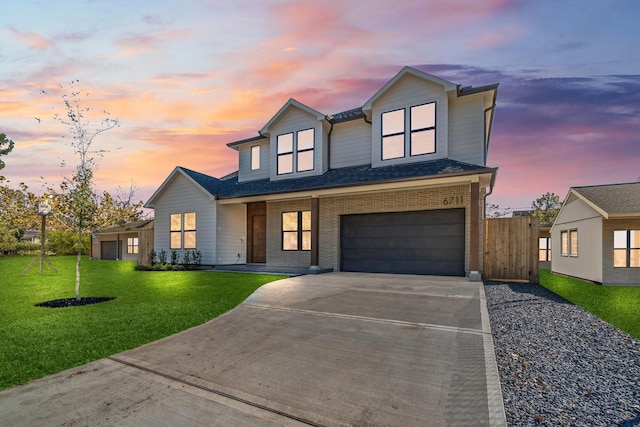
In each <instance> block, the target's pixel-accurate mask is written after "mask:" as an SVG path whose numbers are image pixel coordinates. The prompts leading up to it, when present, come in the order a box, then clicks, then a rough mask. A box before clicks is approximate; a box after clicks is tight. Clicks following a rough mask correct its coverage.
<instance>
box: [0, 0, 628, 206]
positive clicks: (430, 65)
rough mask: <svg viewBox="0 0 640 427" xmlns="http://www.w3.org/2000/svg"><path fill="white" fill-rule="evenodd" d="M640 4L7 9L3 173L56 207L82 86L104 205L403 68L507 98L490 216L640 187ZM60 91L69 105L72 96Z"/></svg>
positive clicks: (171, 2)
mask: <svg viewBox="0 0 640 427" xmlns="http://www.w3.org/2000/svg"><path fill="white" fill-rule="evenodd" d="M639 22H640V1H637V0H477V1H476V0H421V1H413V0H394V1H389V0H367V1H362V0H359V1H351V0H325V1H309V0H303V1H292V0H279V1H269V0H266V1H258V0H220V1H214V0H208V1H207V0H155V1H150V0H135V1H133V0H127V1H122V0H105V1H103V0H91V1H71V0H60V1H55V2H53V1H33V0H23V1H22V2H17V1H11V2H9V1H4V2H2V4H0V37H1V38H0V40H2V43H1V44H0V133H5V134H6V135H7V137H9V138H10V139H12V140H13V141H14V142H15V143H16V146H15V149H14V150H13V152H12V153H10V154H9V155H8V156H3V160H4V161H5V162H6V164H7V166H6V168H5V169H3V170H2V171H1V172H0V174H2V175H4V176H6V177H7V179H9V180H10V184H9V185H10V186H12V187H16V188H17V185H18V183H19V182H25V183H27V184H28V185H29V189H30V190H31V191H32V192H34V193H36V194H41V193H42V192H43V189H44V187H45V186H46V185H55V186H57V184H58V183H59V182H60V181H61V177H62V175H64V174H69V170H68V169H65V168H64V167H61V163H63V162H64V163H66V164H67V165H73V164H75V163H76V160H75V158H74V157H73V154H72V152H71V148H70V146H69V142H70V139H69V135H68V132H67V130H66V128H65V127H64V126H62V125H60V124H59V123H57V122H56V121H55V120H53V114H54V113H56V112H58V113H60V114H64V108H63V107H64V105H63V103H62V99H61V96H62V95H63V94H64V93H65V91H66V90H67V89H68V87H69V86H68V82H70V81H72V80H79V81H80V86H81V88H82V90H83V93H88V95H87V96H85V99H84V101H86V102H85V105H86V106H90V107H92V108H93V111H92V113H94V114H95V116H94V123H96V124H97V119H100V118H102V117H106V113H105V111H106V112H108V113H109V114H110V117H118V118H119V119H120V122H121V125H120V127H119V128H117V129H114V130H111V131H109V132H106V133H104V134H101V135H99V136H98V137H97V138H96V139H95V147H96V148H97V149H101V150H107V151H108V152H107V153H106V154H105V156H104V158H103V159H102V161H101V162H100V167H99V169H98V171H97V173H96V185H97V187H98V189H99V190H107V191H109V192H112V193H115V192H116V191H117V188H118V187H120V188H123V189H128V188H129V186H130V185H131V183H133V184H134V185H135V187H137V188H138V191H137V195H138V198H139V199H142V200H146V199H147V198H148V197H149V196H150V195H151V194H152V193H153V191H154V190H155V189H156V188H157V187H158V186H159V185H160V184H161V183H162V182H163V180H164V179H165V178H166V177H167V176H168V174H169V173H170V172H171V171H172V170H173V169H174V167H175V166H178V165H179V166H184V167H187V168H190V169H194V170H197V171H199V172H202V173H206V174H209V175H212V176H216V177H220V176H223V175H225V174H227V173H229V172H232V171H234V170H236V167H237V152H236V151H234V150H232V149H230V148H228V147H227V146H226V144H227V143H228V142H232V141H236V140H239V139H243V138H248V137H252V136H255V135H257V131H258V130H259V129H260V128H261V127H262V126H263V125H264V124H265V123H266V122H268V121H269V119H270V118H271V117H272V116H273V115H274V114H275V113H276V112H277V111H278V109H279V108H280V107H281V106H282V105H283V104H284V103H285V102H286V101H287V100H288V99H289V98H291V97H292V98H295V99H297V100H298V101H300V102H302V103H304V104H306V105H308V106H310V107H312V108H315V109H316V110H319V111H321V112H323V113H325V114H333V113H337V112H340V111H344V110H348V109H351V108H356V107H360V106H362V104H364V102H366V101H367V100H368V99H369V98H370V97H371V96H372V95H373V94H374V93H375V92H376V91H377V90H378V89H380V88H381V87H382V86H383V85H384V84H385V83H386V82H387V81H388V80H389V79H391V78H392V77H393V76H394V75H395V74H396V73H397V72H398V71H399V70H400V69H401V68H402V67H403V66H405V65H409V66H412V67H415V68H418V69H420V70H422V71H425V72H428V73H431V74H434V75H436V76H438V77H441V78H444V79H446V80H450V81H452V82H454V83H458V84H461V85H462V86H482V85H486V84H492V83H500V89H499V93H498V106H497V112H496V116H495V123H494V129H493V136H492V140H491V146H490V149H489V161H488V166H492V167H498V168H499V171H498V177H497V182H496V188H495V190H494V193H493V195H492V196H490V198H489V202H490V203H494V204H499V205H500V206H501V207H503V208H504V207H510V208H512V209H527V208H528V207H529V206H530V204H531V201H532V200H534V199H535V198H537V197H539V196H540V195H541V194H543V193H545V192H555V193H556V194H558V195H560V197H561V198H564V196H565V195H566V193H567V191H568V189H569V187H571V186H580V185H592V184H607V183H616V182H634V181H637V180H638V179H639V178H640V48H639V47H638V44H639V43H640V24H639ZM60 86H62V89H61V87H60Z"/></svg>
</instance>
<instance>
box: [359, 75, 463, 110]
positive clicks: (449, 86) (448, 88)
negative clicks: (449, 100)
mask: <svg viewBox="0 0 640 427" xmlns="http://www.w3.org/2000/svg"><path fill="white" fill-rule="evenodd" d="M407 75H411V76H414V77H418V78H420V79H423V80H426V81H428V82H431V83H435V84H437V85H440V86H442V87H443V88H444V91H445V92H449V91H453V90H457V89H458V85H457V84H455V83H452V82H450V81H448V80H444V79H441V78H440V77H436V76H433V75H431V74H428V73H425V72H423V71H420V70H416V69H415V68H411V67H404V68H403V69H402V70H400V72H399V73H398V74H396V75H395V76H394V77H393V78H392V79H391V80H389V81H388V82H387V84H385V85H384V86H383V87H382V89H380V90H379V91H377V92H376V93H375V94H374V95H373V96H372V97H371V98H369V100H368V101H367V102H365V103H364V105H363V106H362V109H363V110H365V111H368V110H371V108H372V106H373V103H374V102H375V101H376V100H377V99H379V98H380V97H381V96H382V95H384V94H385V93H386V92H387V91H388V90H390V89H391V88H392V87H393V86H395V85H396V84H397V83H398V82H399V81H400V80H402V79H403V78H405V77H406V76H407Z"/></svg>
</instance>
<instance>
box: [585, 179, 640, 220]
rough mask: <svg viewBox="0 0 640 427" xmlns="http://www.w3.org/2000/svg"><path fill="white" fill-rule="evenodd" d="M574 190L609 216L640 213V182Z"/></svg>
mask: <svg viewBox="0 0 640 427" xmlns="http://www.w3.org/2000/svg"><path fill="white" fill-rule="evenodd" d="M573 190H574V191H575V192H577V193H579V194H580V195H582V196H583V197H584V198H586V199H587V200H589V201H590V202H591V203H593V204H594V205H596V206H598V207H599V208H600V209H602V210H603V211H605V212H607V213H609V214H628V213H640V182H632V183H627V184H609V185H594V186H588V187H573Z"/></svg>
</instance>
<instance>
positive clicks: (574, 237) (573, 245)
mask: <svg viewBox="0 0 640 427" xmlns="http://www.w3.org/2000/svg"><path fill="white" fill-rule="evenodd" d="M560 255H562V256H574V257H577V256H578V230H564V231H561V232H560Z"/></svg>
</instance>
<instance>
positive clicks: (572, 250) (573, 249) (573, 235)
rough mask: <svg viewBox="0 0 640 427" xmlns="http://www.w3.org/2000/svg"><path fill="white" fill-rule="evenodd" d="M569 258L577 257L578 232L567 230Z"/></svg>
mask: <svg viewBox="0 0 640 427" xmlns="http://www.w3.org/2000/svg"><path fill="white" fill-rule="evenodd" d="M569 241H570V242H571V246H569V256H578V230H569Z"/></svg>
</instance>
